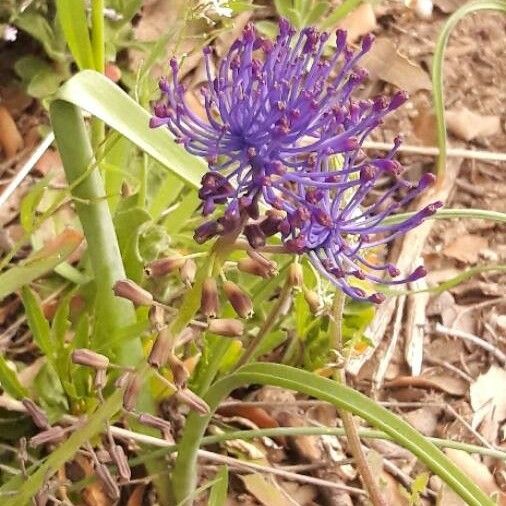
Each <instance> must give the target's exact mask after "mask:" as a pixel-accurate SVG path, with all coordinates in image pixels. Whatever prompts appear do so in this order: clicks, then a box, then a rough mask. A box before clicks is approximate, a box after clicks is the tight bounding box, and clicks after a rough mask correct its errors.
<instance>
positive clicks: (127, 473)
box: [109, 445, 132, 483]
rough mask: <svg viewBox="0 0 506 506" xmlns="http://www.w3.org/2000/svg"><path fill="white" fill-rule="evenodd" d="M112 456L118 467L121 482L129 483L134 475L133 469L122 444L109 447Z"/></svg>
mask: <svg viewBox="0 0 506 506" xmlns="http://www.w3.org/2000/svg"><path fill="white" fill-rule="evenodd" d="M109 453H110V455H111V458H112V460H113V462H114V464H116V467H117V468H118V474H119V478H120V482H122V483H128V482H129V481H130V478H131V477H132V470H131V469H130V466H129V465H128V459H127V458H126V455H125V451H124V450H123V447H122V446H119V445H112V446H111V448H110V449H109Z"/></svg>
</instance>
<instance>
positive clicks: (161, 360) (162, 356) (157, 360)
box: [148, 329, 171, 369]
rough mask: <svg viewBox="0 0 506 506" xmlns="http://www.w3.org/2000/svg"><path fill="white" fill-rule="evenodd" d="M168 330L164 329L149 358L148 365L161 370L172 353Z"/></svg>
mask: <svg viewBox="0 0 506 506" xmlns="http://www.w3.org/2000/svg"><path fill="white" fill-rule="evenodd" d="M167 332H168V330H167V329H163V330H162V331H161V332H160V333H159V334H158V337H157V338H156V340H155V342H154V343H153V347H152V348H151V352H150V354H149V356H148V364H149V365H152V366H153V367H156V368H157V369H159V368H160V367H162V366H164V365H165V363H166V362H167V358H168V356H169V353H170V348H171V343H170V338H169V336H168V334H167Z"/></svg>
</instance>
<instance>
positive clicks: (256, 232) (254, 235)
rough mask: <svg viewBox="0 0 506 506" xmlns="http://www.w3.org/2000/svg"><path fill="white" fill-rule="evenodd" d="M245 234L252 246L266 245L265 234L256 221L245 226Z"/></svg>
mask: <svg viewBox="0 0 506 506" xmlns="http://www.w3.org/2000/svg"><path fill="white" fill-rule="evenodd" d="M244 235H245V236H246V239H248V242H249V244H250V246H251V247H252V248H255V249H256V248H261V247H262V246H265V234H264V233H263V231H262V229H261V228H260V226H259V225H257V224H256V223H253V224H251V225H246V226H245V227H244Z"/></svg>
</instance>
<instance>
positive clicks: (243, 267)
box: [237, 258, 274, 279]
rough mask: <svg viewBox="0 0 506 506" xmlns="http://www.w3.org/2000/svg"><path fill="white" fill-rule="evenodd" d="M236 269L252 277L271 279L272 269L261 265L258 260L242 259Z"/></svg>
mask: <svg viewBox="0 0 506 506" xmlns="http://www.w3.org/2000/svg"><path fill="white" fill-rule="evenodd" d="M237 268H238V269H239V270H240V271H241V272H245V273H247V274H252V275H253V276H260V277H261V278H265V279H267V278H272V277H273V275H274V274H273V272H272V269H269V267H267V266H266V265H265V264H261V263H260V262H259V261H258V260H254V259H253V258H243V259H242V260H239V262H237Z"/></svg>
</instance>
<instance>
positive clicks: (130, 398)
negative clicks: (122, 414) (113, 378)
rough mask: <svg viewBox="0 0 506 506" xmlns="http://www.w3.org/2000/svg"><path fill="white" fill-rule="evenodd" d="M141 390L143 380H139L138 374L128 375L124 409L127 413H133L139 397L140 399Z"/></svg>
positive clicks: (124, 393) (124, 394)
mask: <svg viewBox="0 0 506 506" xmlns="http://www.w3.org/2000/svg"><path fill="white" fill-rule="evenodd" d="M140 390H141V379H140V378H139V375H138V374H136V373H134V372H131V373H130V374H129V375H128V381H127V384H126V388H125V391H124V392H123V407H124V408H125V409H126V410H127V411H132V410H133V409H134V407H135V403H136V402H137V397H139V392H140Z"/></svg>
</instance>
